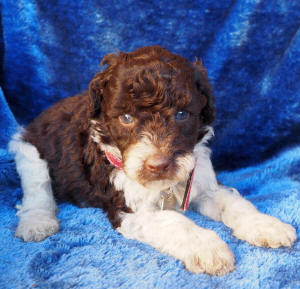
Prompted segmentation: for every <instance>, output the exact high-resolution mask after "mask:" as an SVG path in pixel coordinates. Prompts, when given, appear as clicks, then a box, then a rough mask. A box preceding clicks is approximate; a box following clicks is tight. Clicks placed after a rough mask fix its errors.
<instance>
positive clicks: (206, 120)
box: [193, 60, 216, 125]
mask: <svg viewBox="0 0 300 289" xmlns="http://www.w3.org/2000/svg"><path fill="white" fill-rule="evenodd" d="M193 65H194V70H195V81H196V86H197V89H198V91H199V92H200V93H201V94H202V95H203V96H204V97H205V98H206V105H205V106H204V108H203V109H202V111H201V119H202V123H203V124H204V125H210V124H212V123H213V121H214V120H215V116H216V110H215V107H214V96H213V93H212V88H211V85H210V83H209V79H208V76H207V71H206V69H205V68H204V67H203V65H202V62H201V61H199V60H196V61H195V63H194V64H193Z"/></svg>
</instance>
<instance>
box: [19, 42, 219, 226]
mask: <svg viewBox="0 0 300 289" xmlns="http://www.w3.org/2000/svg"><path fill="white" fill-rule="evenodd" d="M101 65H106V68H105V69H104V70H103V71H101V72H99V73H98V74H96V75H95V77H94V78H93V79H92V80H91V82H90V85H89V91H88V93H83V94H81V95H77V96H74V97H70V98H66V99H64V100H62V101H60V102H58V103H57V104H55V105H54V106H53V107H51V108H49V109H47V110H45V111H44V112H42V113H41V114H40V115H39V116H38V117H37V118H36V119H35V120H34V121H33V122H32V123H31V124H29V125H28V127H27V129H26V132H25V134H24V137H23V138H24V140H25V141H27V142H30V143H32V144H33V145H35V146H36V147H37V149H38V151H39V152H40V156H41V158H42V159H45V160H46V161H47V162H48V166H49V171H50V177H51V180H52V188H53V191H54V194H55V196H56V198H58V199H60V200H69V201H72V202H74V203H75V204H77V205H80V206H95V207H100V208H103V209H104V210H105V211H107V213H108V217H109V219H110V221H111V223H112V225H113V226H114V227H118V226H119V225H120V219H119V212H121V211H125V212H131V209H130V208H128V207H127V206H126V204H125V199H124V195H123V192H121V191H117V190H115V188H114V186H113V185H112V184H111V183H110V182H109V176H110V173H111V172H112V170H113V169H114V167H113V166H112V165H111V164H110V163H109V162H108V160H107V159H106V157H105V154H104V152H103V151H102V150H101V149H100V148H99V145H98V144H97V143H95V142H94V141H92V139H91V137H90V134H91V131H92V130H95V129H96V131H98V132H99V134H101V142H102V143H104V144H108V145H113V146H116V147H118V149H119V150H120V152H121V154H122V155H123V153H124V152H125V151H126V148H127V147H128V146H129V145H130V144H134V143H136V142H137V141H138V140H139V138H140V133H141V132H142V131H145V130H146V131H147V132H149V133H151V134H152V135H155V136H156V141H157V142H158V144H159V145H162V146H163V145H165V146H166V147H169V148H170V147H171V148H172V149H169V153H170V154H171V155H173V156H174V157H175V155H176V154H180V153H181V152H185V151H192V150H193V148H194V145H195V144H196V143H197V141H198V140H199V139H201V138H202V137H203V136H204V134H205V130H203V128H204V127H205V125H208V124H210V123H212V121H213V120H214V116H215V111H214V107H213V101H214V99H213V95H212V92H211V87H210V85H209V83H208V79H207V74H206V71H205V69H204V68H203V66H202V64H201V63H200V62H198V61H196V62H195V63H193V64H192V63H190V62H189V61H187V60H186V59H185V58H183V57H181V56H178V55H175V54H172V53H170V52H168V51H167V50H165V49H164V48H161V47H159V46H152V47H143V48H140V49H137V50H135V51H134V52H131V53H122V52H121V53H119V54H108V55H106V56H105V57H104V58H103V60H102V62H101ZM182 109H185V110H187V111H189V112H190V117H189V119H188V120H187V121H185V122H183V123H177V122H176V121H174V113H176V111H178V110H182ZM124 113H130V114H131V115H133V116H135V117H136V118H137V119H138V123H137V124H136V125H135V126H134V127H128V128H124V126H122V125H120V122H119V119H118V117H119V116H120V115H122V114H124ZM91 120H94V121H95V123H96V125H95V124H94V125H92V124H91ZM166 142H168V143H167V145H166ZM123 157H126V156H123ZM173 169H176V168H173ZM171 173H172V170H171V169H170V171H169V174H171ZM140 177H141V178H144V179H147V178H148V179H151V175H150V174H148V175H147V171H145V173H144V174H143V175H142V176H140Z"/></svg>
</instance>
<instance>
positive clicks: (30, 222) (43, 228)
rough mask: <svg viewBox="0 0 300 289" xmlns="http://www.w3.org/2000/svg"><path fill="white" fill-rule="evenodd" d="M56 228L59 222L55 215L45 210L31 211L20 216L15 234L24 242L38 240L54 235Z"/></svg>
mask: <svg viewBox="0 0 300 289" xmlns="http://www.w3.org/2000/svg"><path fill="white" fill-rule="evenodd" d="M58 229H59V223H58V220H57V219H56V217H55V216H52V215H51V214H49V213H46V212H45V213H42V212H40V211H39V212H35V211H32V212H28V213H26V214H25V215H22V216H21V217H20V222H19V225H18V227H17V230H16V233H15V235H16V237H18V238H21V239H23V240H24V241H25V242H30V241H35V242H39V241H42V240H44V239H45V238H47V237H49V236H51V235H54V234H55V233H56V232H57V231H58Z"/></svg>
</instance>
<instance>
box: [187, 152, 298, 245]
mask: <svg viewBox="0 0 300 289" xmlns="http://www.w3.org/2000/svg"><path fill="white" fill-rule="evenodd" d="M200 156H201V155H200ZM200 159H201V162H199V161H197V167H196V171H195V176H194V179H195V181H194V182H195V184H194V187H193V190H192V204H193V206H194V207H196V209H197V210H198V211H199V212H200V213H202V214H203V215H205V216H208V217H210V218H212V219H214V220H216V221H222V222H223V223H224V224H225V225H226V226H228V227H230V228H232V229H233V234H234V236H236V237H237V238H239V239H242V240H245V241H247V242H249V243H250V244H253V245H256V246H264V247H272V248H278V247H280V246H291V245H292V244H293V243H294V241H295V240H296V231H295V229H294V228H293V227H292V226H290V225H288V224H285V223H283V222H281V221H279V220H278V219H276V218H274V217H271V216H268V215H265V214H262V213H260V212H258V210H257V209H256V208H255V207H254V206H253V205H252V204H251V203H250V202H249V201H247V200H245V199H244V198H242V197H241V196H240V194H239V193H238V191H237V190H235V189H232V188H226V187H223V186H220V185H218V183H217V181H216V177H215V173H214V171H213V168H212V165H211V162H210V159H209V158H208V155H207V154H206V156H204V155H202V157H201V158H200Z"/></svg>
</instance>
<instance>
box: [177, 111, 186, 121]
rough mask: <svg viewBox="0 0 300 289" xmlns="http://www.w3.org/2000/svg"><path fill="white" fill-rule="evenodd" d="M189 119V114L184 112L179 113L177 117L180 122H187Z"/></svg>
mask: <svg viewBox="0 0 300 289" xmlns="http://www.w3.org/2000/svg"><path fill="white" fill-rule="evenodd" d="M188 117H189V113H188V112H186V111H184V110H180V111H177V113H176V115H175V119H176V120H179V121H182V120H186V119H188Z"/></svg>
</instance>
